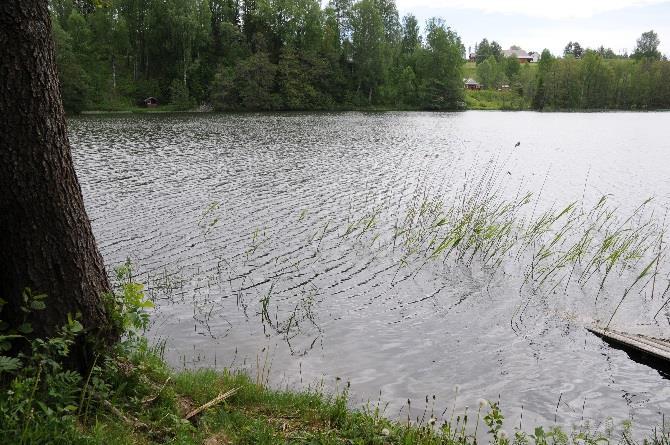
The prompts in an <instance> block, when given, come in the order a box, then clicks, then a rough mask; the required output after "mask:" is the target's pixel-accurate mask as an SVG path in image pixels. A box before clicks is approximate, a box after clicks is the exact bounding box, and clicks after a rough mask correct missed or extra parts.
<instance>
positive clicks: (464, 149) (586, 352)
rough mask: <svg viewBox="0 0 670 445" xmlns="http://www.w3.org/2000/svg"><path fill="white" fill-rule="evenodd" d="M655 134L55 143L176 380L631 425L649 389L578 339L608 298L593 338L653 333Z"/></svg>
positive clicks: (231, 123) (492, 117)
mask: <svg viewBox="0 0 670 445" xmlns="http://www.w3.org/2000/svg"><path fill="white" fill-rule="evenodd" d="M665 120H667V115H666V114H662V113H649V114H629V113H616V114H535V113H477V112H468V113H460V114H449V113H444V114H422V113H383V114H363V113H347V114H274V115H272V114H244V115H148V116H132V117H118V116H117V117H84V118H78V119H73V120H71V121H70V131H71V141H72V143H73V146H74V156H75V161H76V165H77V172H78V175H79V178H80V182H81V183H82V188H83V192H84V196H85V199H86V204H87V208H88V210H89V214H90V216H91V218H92V219H93V226H94V231H95V233H96V236H97V239H98V242H99V244H100V247H101V250H102V253H103V256H104V257H105V260H106V263H107V264H108V266H110V267H111V266H113V265H115V264H118V263H121V262H122V261H124V260H125V258H126V257H127V256H129V257H130V258H131V259H132V261H133V262H134V263H135V265H136V267H137V268H138V270H139V272H140V273H141V275H140V277H141V279H142V280H144V281H145V282H146V284H147V287H148V289H149V292H150V295H151V297H152V298H154V299H155V300H156V302H157V310H156V316H155V321H154V325H153V327H152V331H151V333H150V334H151V335H152V336H154V337H156V338H167V339H168V351H169V352H168V358H169V359H170V361H171V362H172V363H173V364H174V365H175V366H217V367H225V366H231V365H232V366H236V367H247V368H249V369H250V370H252V372H254V373H255V372H256V370H255V367H256V366H257V363H263V362H265V363H266V367H271V382H273V383H275V384H288V385H300V384H303V385H306V384H310V383H313V382H315V381H317V380H320V379H322V378H323V379H324V381H325V382H326V384H327V385H330V384H331V383H330V382H332V386H333V387H334V386H335V377H340V378H342V379H344V380H345V381H350V382H351V385H352V394H353V396H354V401H365V400H367V399H374V400H376V399H378V398H379V392H380V391H381V397H382V399H384V400H386V401H389V402H390V405H389V408H388V410H387V414H388V415H390V416H405V415H406V410H407V406H406V401H407V399H408V398H410V399H412V400H417V401H421V400H424V399H425V397H426V396H431V400H432V396H433V395H435V396H436V404H437V405H438V406H441V407H450V406H451V404H452V403H454V391H453V386H454V385H455V384H458V385H460V392H459V394H458V396H457V398H456V400H455V402H456V406H457V407H458V408H459V409H463V408H464V407H465V406H466V405H469V406H474V405H475V403H476V402H475V401H476V400H477V399H478V398H480V397H484V398H489V399H498V397H500V399H501V400H502V403H503V404H502V408H503V411H504V412H505V414H506V415H507V416H508V419H509V421H510V422H511V423H512V424H518V420H519V418H520V416H521V411H522V410H523V419H524V420H523V422H524V424H525V425H526V426H528V427H530V425H532V424H534V423H536V422H553V421H554V418H556V419H557V421H558V422H559V423H566V424H567V423H570V424H571V423H575V422H579V421H580V420H581V419H582V418H590V419H594V420H595V421H596V422H599V421H602V420H604V419H603V416H604V415H610V416H613V417H615V418H618V419H626V418H629V417H632V418H633V419H634V421H635V423H636V424H637V425H640V426H648V425H654V424H656V423H658V422H659V421H660V420H659V419H660V414H659V413H661V412H663V411H665V410H667V409H668V407H669V406H670V404H669V402H668V401H667V400H668V396H669V395H670V389H668V385H667V381H665V380H663V379H662V378H661V377H660V376H659V374H658V373H657V372H655V371H653V370H651V369H649V368H647V367H645V366H643V365H640V364H637V363H635V362H633V361H631V360H629V359H628V357H627V356H626V354H625V353H624V352H622V351H618V350H614V349H611V348H609V347H608V346H607V345H606V344H604V343H603V342H602V341H601V340H599V339H598V338H596V337H594V336H592V335H590V334H588V333H587V332H586V331H585V330H584V329H583V326H584V325H586V324H589V323H591V322H593V321H594V320H602V321H603V322H606V321H607V320H608V319H609V318H610V316H611V314H612V312H613V310H614V308H615V307H616V306H617V304H618V303H619V301H620V299H621V297H622V295H623V294H624V293H626V292H628V294H627V297H626V298H625V299H624V301H623V303H622V305H621V308H620V309H619V310H618V311H617V315H616V317H615V318H614V319H613V320H612V326H615V327H617V328H619V329H625V330H633V331H635V332H641V333H652V334H655V335H664V334H665V335H667V334H668V331H669V330H668V322H667V318H666V317H667V314H666V313H665V309H662V306H663V302H664V301H665V300H666V299H667V298H668V295H665V294H664V292H663V291H664V289H665V290H666V293H667V288H666V286H667V284H668V280H667V272H668V271H667V270H666V269H667V268H666V266H665V264H667V261H666V259H665V254H664V252H665V248H664V247H663V246H664V242H663V240H662V238H661V235H660V234H661V233H662V228H661V226H662V225H663V224H664V218H665V209H666V208H667V207H668V200H669V197H668V192H667V191H668V190H670V188H669V187H668V185H670V184H668V182H669V181H670V175H668V171H667V169H668V167H667V165H668V163H667V154H668V150H670V146H669V145H668V143H666V142H665V139H664V137H663V135H662V133H661V129H662V128H664V122H665ZM517 142H520V144H518V146H516V145H517ZM526 191H529V192H531V193H532V197H531V198H530V199H528V200H527V201H526V195H525V193H526ZM606 194H611V195H612V196H610V197H608V198H607V200H606V202H605V203H604V204H603V205H602V206H600V207H599V200H600V199H601V197H602V196H603V195H606ZM649 197H654V200H653V201H652V202H650V203H648V204H646V205H645V206H643V207H641V208H639V209H638V206H640V204H641V203H643V202H644V201H645V200H646V199H647V198H649ZM515 203H516V204H515ZM570 203H574V206H573V207H571V208H569V209H568V212H565V213H562V211H563V210H564V209H565V208H566V206H567V205H568V204H570ZM505 205H509V206H510V207H504V206H505ZM629 216H630V218H629ZM544 217H546V218H548V219H549V220H550V219H552V217H557V218H556V220H555V222H554V223H553V225H548V226H545V225H542V224H540V223H546V222H547V221H548V220H545V219H543V218H544ZM478 221H488V222H491V221H493V222H494V223H495V224H493V223H491V224H488V225H486V224H479V223H478ZM458 222H461V223H463V224H462V225H460V226H459V224H458ZM545 228H546V230H545ZM533 230H535V231H536V232H533ZM529 233H531V234H532V233H538V234H540V235H541V236H537V237H533V236H529ZM454 234H457V235H454ZM575 234H577V235H575ZM557 235H561V236H559V237H558V240H556V238H557ZM613 235H616V236H615V237H614V238H612V239H610V241H609V242H610V248H609V250H603V249H600V246H602V245H603V242H606V240H607V239H609V237H611V236H613ZM568 239H570V240H572V241H570V242H568V241H566V240H568ZM589 239H590V240H591V242H590V244H589V246H588V248H587V249H586V250H585V252H586V253H588V255H587V254H586V253H585V254H583V255H582V256H580V255H579V253H578V250H579V249H577V248H576V247H575V246H579V245H580V244H579V242H578V241H579V240H589ZM554 240H556V241H554ZM624 247H625V248H624ZM656 247H658V250H656ZM545 248H548V249H545ZM543 249H544V250H543ZM571 249H574V250H571ZM598 252H600V257H599V259H597V260H594V258H596V257H597V255H596V254H597V253H598ZM616 252H618V254H619V255H620V257H618V259H616V261H614V262H612V260H611V256H612V254H614V253H616ZM659 253H663V254H662V255H661V254H659ZM486 258H489V260H487V259H486ZM654 259H657V261H656V263H653V261H654ZM568 260H571V261H572V262H570V261H568ZM593 261H596V263H597V265H598V267H595V266H593V264H596V263H593V264H592V262H593ZM608 261H609V262H612V264H614V266H613V267H612V270H611V272H610V273H603V272H606V270H607V269H606V268H607V265H608V264H609V263H608ZM589 264H591V267H590V268H589ZM649 264H651V267H650V268H647V267H646V266H647V265H649ZM559 266H560V267H559ZM645 268H646V269H647V272H648V273H646V274H644V275H642V277H641V278H640V275H641V271H644V270H645ZM549 271H551V275H550V276H547V278H546V280H543V279H542V277H544V275H543V273H546V272H549ZM603 278H606V280H605V281H604V285H603V286H600V285H601V283H602V280H603ZM637 278H639V280H638V281H636V279H637ZM540 282H542V286H540V285H539V283H540ZM633 284H634V286H633ZM659 309H661V310H660V312H659ZM657 312H658V316H657V317H656V319H654V318H653V316H654V315H655V314H656V313H657ZM431 403H432V402H431ZM415 406H419V403H417V404H416V405H415V404H413V405H412V409H414V407H415ZM557 406H558V408H557ZM403 410H404V411H403ZM401 411H402V414H401ZM436 411H441V410H436Z"/></svg>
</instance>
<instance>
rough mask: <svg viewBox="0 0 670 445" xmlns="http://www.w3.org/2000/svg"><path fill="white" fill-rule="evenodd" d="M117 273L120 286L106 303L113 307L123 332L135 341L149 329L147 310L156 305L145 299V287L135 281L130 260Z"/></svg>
mask: <svg viewBox="0 0 670 445" xmlns="http://www.w3.org/2000/svg"><path fill="white" fill-rule="evenodd" d="M115 272H116V280H117V282H118V284H117V286H116V289H115V292H114V293H113V294H112V295H108V296H107V298H106V301H107V302H109V303H111V305H112V306H111V308H110V310H111V313H112V314H113V317H114V320H115V322H116V323H117V324H118V325H119V326H118V327H119V329H120V330H121V332H124V333H125V334H126V336H127V337H128V338H129V339H130V340H134V339H136V338H137V337H138V336H139V335H140V334H141V333H143V332H144V331H146V329H147V328H148V327H149V320H150V315H149V313H148V312H147V310H148V309H152V308H153V307H154V304H153V302H151V301H149V300H147V299H145V298H144V286H143V285H142V284H140V283H136V282H134V281H133V269H132V264H131V262H130V260H127V261H126V262H125V263H124V264H122V265H120V266H118V267H117V268H116V269H115Z"/></svg>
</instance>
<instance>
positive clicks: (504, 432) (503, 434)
mask: <svg viewBox="0 0 670 445" xmlns="http://www.w3.org/2000/svg"><path fill="white" fill-rule="evenodd" d="M498 434H499V435H500V440H506V439H507V438H509V435H508V434H507V431H505V430H500V432H499V433H498Z"/></svg>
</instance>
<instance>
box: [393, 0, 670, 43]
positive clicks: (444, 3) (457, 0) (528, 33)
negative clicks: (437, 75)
mask: <svg viewBox="0 0 670 445" xmlns="http://www.w3.org/2000/svg"><path fill="white" fill-rule="evenodd" d="M396 2H397V5H398V11H399V13H400V15H401V16H403V15H405V14H406V13H409V12H412V13H414V15H416V16H417V18H418V19H419V21H420V22H421V23H423V22H424V21H425V20H426V19H427V18H429V17H433V16H437V17H442V18H444V19H445V20H446V22H447V24H448V25H449V26H451V27H452V28H454V29H455V30H456V31H457V32H458V33H459V35H460V36H461V38H462V39H463V43H464V44H465V47H466V50H467V48H468V47H470V46H472V47H473V49H474V44H475V42H478V41H480V40H481V39H482V38H484V37H486V38H488V39H489V40H497V41H498V42H499V43H500V44H501V45H502V47H503V48H508V47H509V46H511V45H519V46H521V47H522V48H524V49H526V50H527V51H532V50H535V51H541V50H542V49H543V48H548V49H549V50H551V52H552V53H554V54H558V53H562V52H563V48H564V47H565V45H566V44H567V43H568V41H571V40H572V41H578V42H579V43H580V44H581V45H582V46H583V47H598V46H600V45H605V47H611V48H612V49H613V50H614V51H615V52H616V53H619V52H621V51H624V50H626V51H628V52H629V53H630V52H632V51H633V49H634V48H635V41H636V39H637V38H638V37H639V36H640V35H641V34H642V33H643V32H645V31H648V30H650V29H653V30H654V31H656V32H657V33H658V35H659V37H660V39H661V48H660V49H661V52H662V53H664V54H667V55H669V56H670V0H561V1H551V2H548V1H541V0H535V1H533V0H502V1H501V0H396Z"/></svg>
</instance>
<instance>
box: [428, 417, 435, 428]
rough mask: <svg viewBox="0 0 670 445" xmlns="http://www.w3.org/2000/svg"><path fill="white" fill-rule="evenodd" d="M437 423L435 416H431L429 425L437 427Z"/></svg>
mask: <svg viewBox="0 0 670 445" xmlns="http://www.w3.org/2000/svg"><path fill="white" fill-rule="evenodd" d="M435 422H437V419H436V418H435V417H433V416H430V419H428V424H429V425H431V426H433V425H435Z"/></svg>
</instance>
